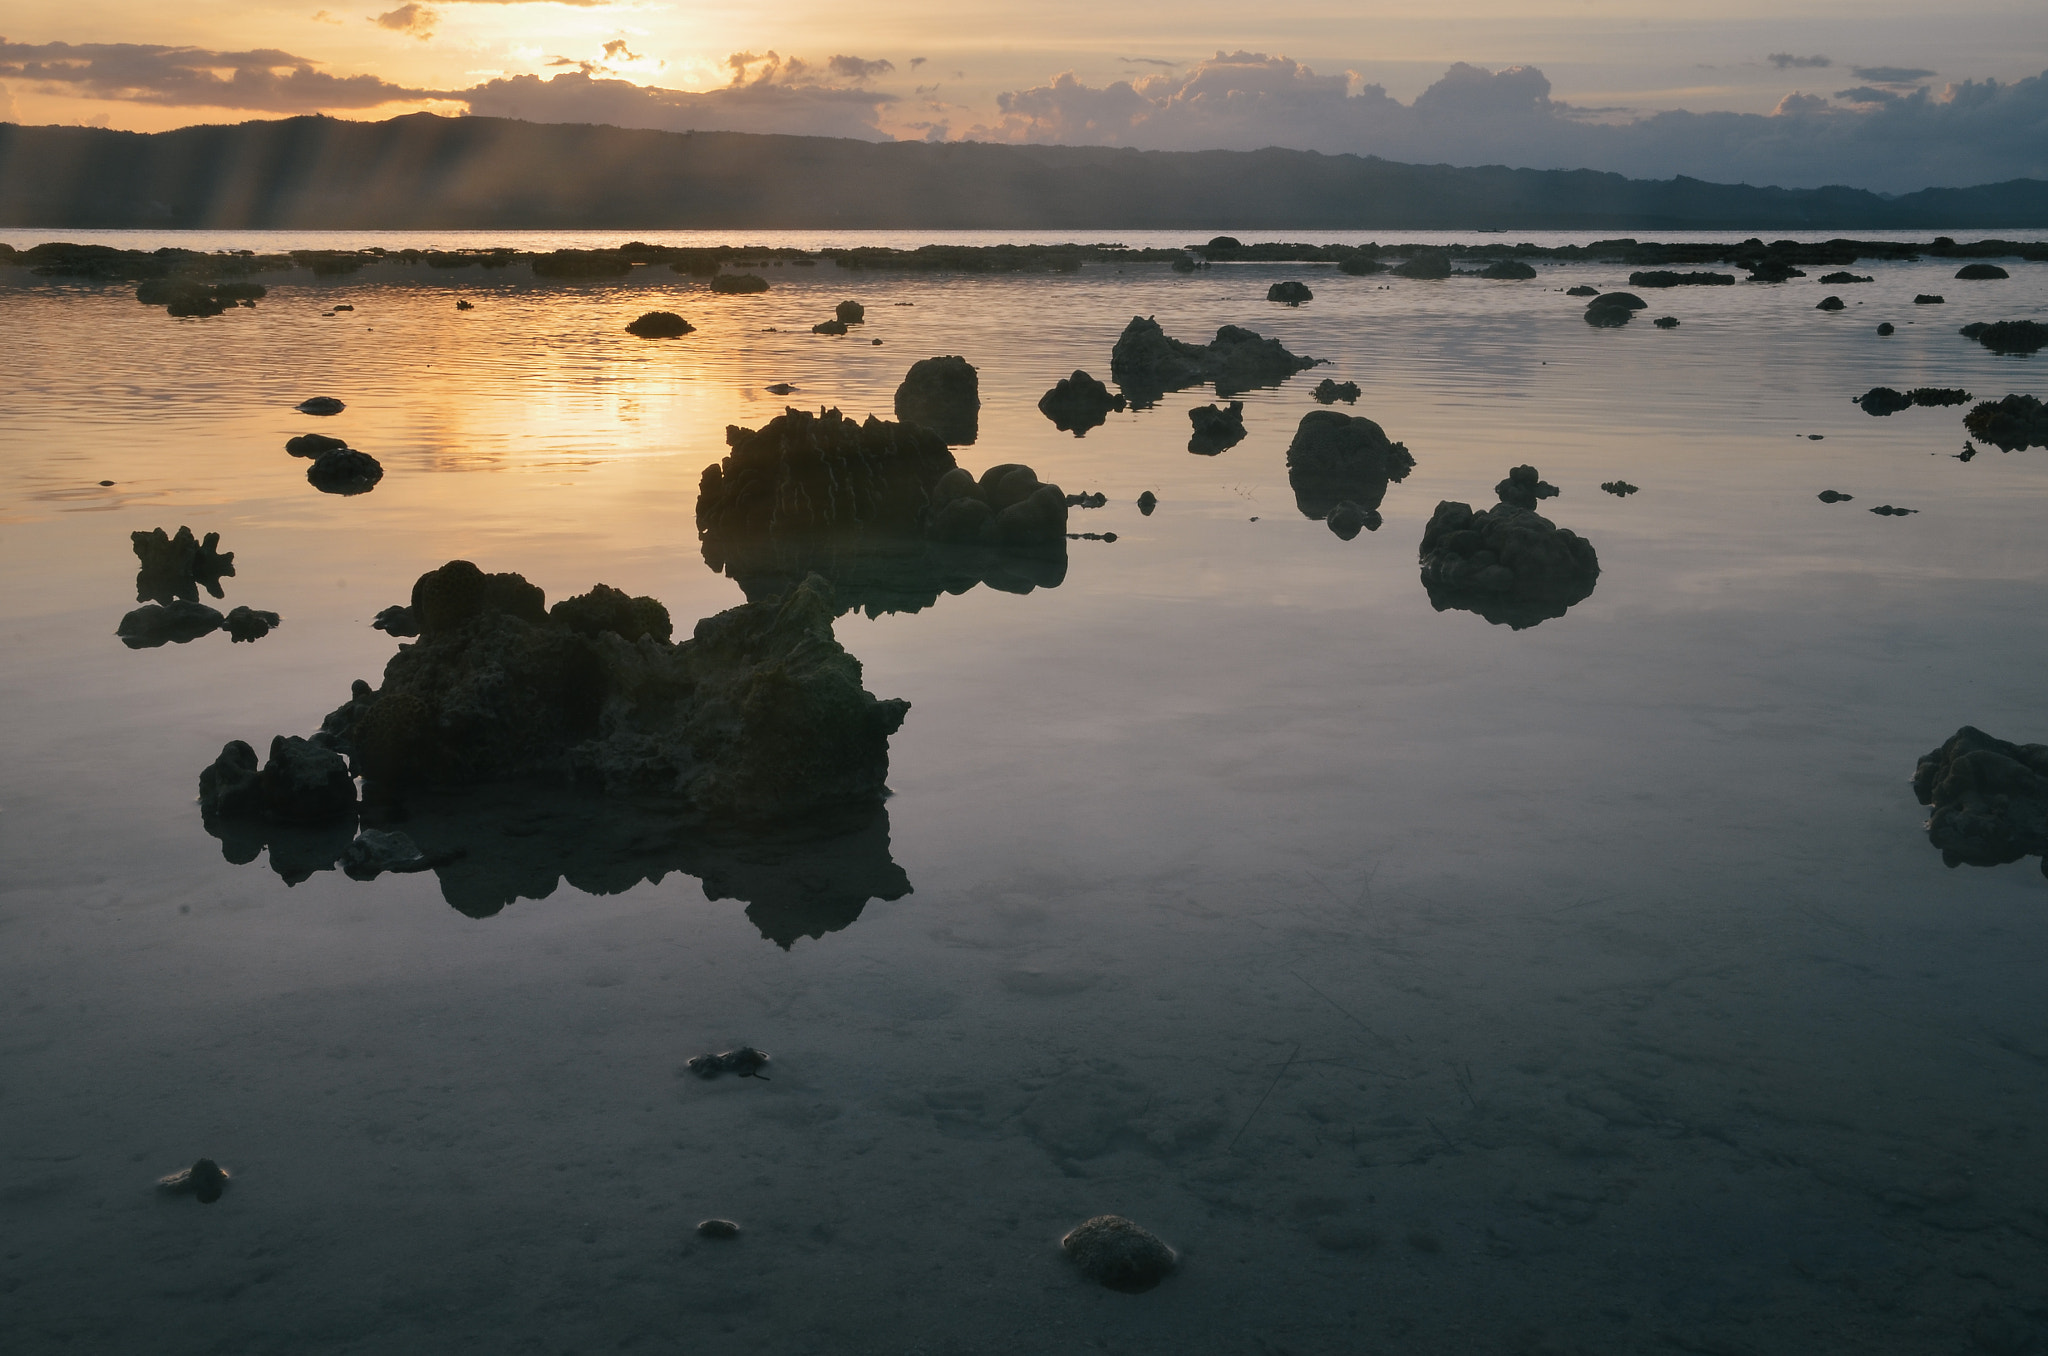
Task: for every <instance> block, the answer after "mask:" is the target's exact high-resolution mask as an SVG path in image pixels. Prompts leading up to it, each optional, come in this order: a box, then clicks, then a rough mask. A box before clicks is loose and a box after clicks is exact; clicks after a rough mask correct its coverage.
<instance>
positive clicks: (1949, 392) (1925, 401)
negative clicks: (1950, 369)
mask: <svg viewBox="0 0 2048 1356" xmlns="http://www.w3.org/2000/svg"><path fill="white" fill-rule="evenodd" d="M1907 394H1908V395H1910V396H1912V397H1913V403H1914V404H1915V405H1922V406H1926V407H1928V408H1931V409H1939V408H1940V407H1942V406H1944V405H1967V404H1969V403H1970V401H1971V399H1972V398H1973V397H1972V396H1971V395H1970V393H1969V392H1968V391H1965V390H1964V389H1962V388H1961V387H1960V386H1915V387H1914V388H1913V389H1912V390H1911V391H1909V392H1907Z"/></svg>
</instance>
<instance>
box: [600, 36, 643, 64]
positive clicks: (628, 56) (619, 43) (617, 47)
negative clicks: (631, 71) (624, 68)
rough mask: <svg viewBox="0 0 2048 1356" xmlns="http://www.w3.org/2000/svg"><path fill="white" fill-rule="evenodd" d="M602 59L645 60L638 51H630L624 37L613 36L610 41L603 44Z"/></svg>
mask: <svg viewBox="0 0 2048 1356" xmlns="http://www.w3.org/2000/svg"><path fill="white" fill-rule="evenodd" d="M604 59H605V60H606V61H644V60H646V58H645V57H642V56H641V55H640V54H639V53H638V52H635V51H632V50H630V49H629V48H627V46H626V40H625V39H624V38H613V39H612V40H611V41H610V42H608V43H606V44H605V45H604Z"/></svg>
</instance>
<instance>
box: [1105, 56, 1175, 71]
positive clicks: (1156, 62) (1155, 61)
mask: <svg viewBox="0 0 2048 1356" xmlns="http://www.w3.org/2000/svg"><path fill="white" fill-rule="evenodd" d="M1117 60H1118V61H1121V62H1123V63H1124V65H1126V66H1164V67H1165V68H1166V69H1167V70H1169V71H1177V70H1179V69H1180V67H1181V63H1180V62H1178V61H1164V60H1161V59H1160V58H1159V57H1118V58H1117Z"/></svg>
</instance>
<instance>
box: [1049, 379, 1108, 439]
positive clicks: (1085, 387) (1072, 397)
mask: <svg viewBox="0 0 2048 1356" xmlns="http://www.w3.org/2000/svg"><path fill="white" fill-rule="evenodd" d="M1124 405H1125V401H1124V398H1123V397H1122V396H1120V395H1112V394H1110V390H1109V388H1108V387H1107V386H1105V385H1103V384H1102V383H1101V382H1099V381H1097V380H1096V379H1095V378H1093V377H1091V376H1089V375H1088V374H1087V373H1086V372H1083V371H1081V370H1080V369H1078V368H1076V369H1075V371H1074V374H1073V375H1072V376H1070V377H1061V378H1060V379H1059V381H1058V382H1057V383H1056V384H1055V385H1054V386H1053V388H1052V389H1051V390H1049V391H1047V392H1046V393H1045V394H1044V395H1042V396H1040V397H1039V398H1038V412H1039V413H1040V414H1043V415H1044V416H1045V417H1046V418H1048V419H1050V420H1052V422H1053V427H1055V428H1057V429H1059V430H1060V431H1061V432H1062V433H1068V432H1071V433H1072V434H1073V435H1074V436H1075V437H1076V438H1078V437H1080V436H1081V435H1082V434H1084V433H1086V432H1087V431H1088V430H1089V429H1091V428H1097V427H1100V426H1101V425H1102V424H1104V423H1106V422H1107V421H1108V419H1109V416H1110V415H1111V414H1112V413H1115V412H1119V411H1121V410H1122V409H1123V408H1124Z"/></svg>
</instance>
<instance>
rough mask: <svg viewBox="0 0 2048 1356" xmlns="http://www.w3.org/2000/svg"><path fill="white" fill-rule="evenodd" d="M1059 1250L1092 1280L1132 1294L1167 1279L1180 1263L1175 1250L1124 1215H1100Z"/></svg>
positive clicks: (1061, 1242)
mask: <svg viewBox="0 0 2048 1356" xmlns="http://www.w3.org/2000/svg"><path fill="white" fill-rule="evenodd" d="M1060 1251H1062V1252H1064V1253H1066V1255H1067V1256H1068V1257H1070V1258H1072V1259H1073V1261H1074V1264H1075V1265H1076V1266H1078V1267H1080V1268H1081V1274H1082V1275H1083V1276H1086V1277H1087V1278H1088V1279H1089V1280H1091V1281H1094V1282H1096V1283H1097V1284H1099V1285H1103V1286H1107V1287H1108V1288H1109V1289H1111V1290H1121V1291H1123V1292H1124V1293H1125V1294H1133V1295H1134V1294H1138V1293H1140V1292H1142V1291H1146V1290H1150V1289H1151V1288H1152V1287H1153V1286H1155V1285H1158V1284H1159V1283H1160V1282H1161V1281H1163V1280H1165V1279H1166V1278H1167V1276H1169V1275H1171V1274H1172V1272H1173V1269H1174V1267H1175V1266H1177V1265H1178V1264H1179V1261H1180V1259H1179V1258H1178V1257H1176V1256H1175V1255H1174V1251H1173V1249H1172V1248H1169V1247H1167V1246H1166V1244H1164V1243H1162V1242H1160V1241H1159V1239H1158V1238H1157V1237H1155V1236H1154V1235H1153V1234H1152V1233H1151V1232H1150V1231H1149V1230H1147V1229H1145V1228H1143V1227H1141V1226H1139V1225H1136V1224H1133V1223H1132V1222H1131V1221H1129V1220H1127V1219H1125V1218H1124V1217H1123V1216H1122V1215H1097V1216H1096V1217H1095V1218H1094V1219H1091V1220H1088V1221H1087V1222H1085V1223H1083V1224H1081V1225H1078V1226H1077V1227H1076V1228H1075V1229H1074V1230H1073V1232H1071V1233H1069V1234H1068V1235H1067V1236H1066V1237H1065V1238H1063V1239H1061V1240H1060Z"/></svg>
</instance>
